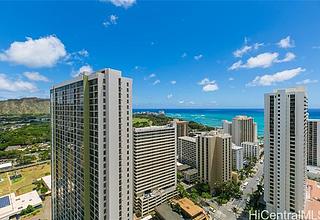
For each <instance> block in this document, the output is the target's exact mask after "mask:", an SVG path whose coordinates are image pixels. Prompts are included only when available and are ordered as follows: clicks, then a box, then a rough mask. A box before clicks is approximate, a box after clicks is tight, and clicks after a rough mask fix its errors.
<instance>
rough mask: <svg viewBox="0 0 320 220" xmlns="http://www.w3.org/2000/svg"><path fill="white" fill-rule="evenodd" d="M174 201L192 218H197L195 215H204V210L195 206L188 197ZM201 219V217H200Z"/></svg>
mask: <svg viewBox="0 0 320 220" xmlns="http://www.w3.org/2000/svg"><path fill="white" fill-rule="evenodd" d="M174 202H176V203H177V204H178V205H179V206H180V208H181V209H182V210H183V211H184V212H185V213H186V214H187V215H189V216H190V217H191V218H192V219H198V217H197V216H199V217H200V216H202V217H205V213H204V210H203V209H202V208H201V207H199V206H197V205H196V204H194V203H193V202H192V201H191V200H190V199H188V198H182V199H179V200H175V201H174ZM201 219H202V218H201Z"/></svg>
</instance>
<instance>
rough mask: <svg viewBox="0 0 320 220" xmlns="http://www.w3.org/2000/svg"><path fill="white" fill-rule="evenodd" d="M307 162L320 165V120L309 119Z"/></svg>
mask: <svg viewBox="0 0 320 220" xmlns="http://www.w3.org/2000/svg"><path fill="white" fill-rule="evenodd" d="M307 155H308V157H307V164H308V165H311V166H318V167H320V120H319V119H317V120H315V119H310V120H308V147H307Z"/></svg>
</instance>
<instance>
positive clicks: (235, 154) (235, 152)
mask: <svg viewBox="0 0 320 220" xmlns="http://www.w3.org/2000/svg"><path fill="white" fill-rule="evenodd" d="M242 168H243V147H240V146H236V145H233V146H232V169H233V170H241V169H242Z"/></svg>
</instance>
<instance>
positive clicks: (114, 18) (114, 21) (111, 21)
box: [102, 15, 119, 27]
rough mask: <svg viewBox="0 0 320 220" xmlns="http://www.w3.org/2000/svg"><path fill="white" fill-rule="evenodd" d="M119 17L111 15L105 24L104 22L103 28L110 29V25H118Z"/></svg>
mask: <svg viewBox="0 0 320 220" xmlns="http://www.w3.org/2000/svg"><path fill="white" fill-rule="evenodd" d="M118 18H119V17H118V16H116V15H110V16H109V17H108V18H107V19H106V20H105V21H104V22H102V24H103V26H105V27H109V26H110V25H116V24H117V21H118Z"/></svg>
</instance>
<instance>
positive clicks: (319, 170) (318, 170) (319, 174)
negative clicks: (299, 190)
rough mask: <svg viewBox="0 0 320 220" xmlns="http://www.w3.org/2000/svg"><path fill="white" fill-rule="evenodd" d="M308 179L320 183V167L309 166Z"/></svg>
mask: <svg viewBox="0 0 320 220" xmlns="http://www.w3.org/2000/svg"><path fill="white" fill-rule="evenodd" d="M307 177H308V178H309V179H312V180H318V181H320V167H318V166H310V165H309V166H307Z"/></svg>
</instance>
